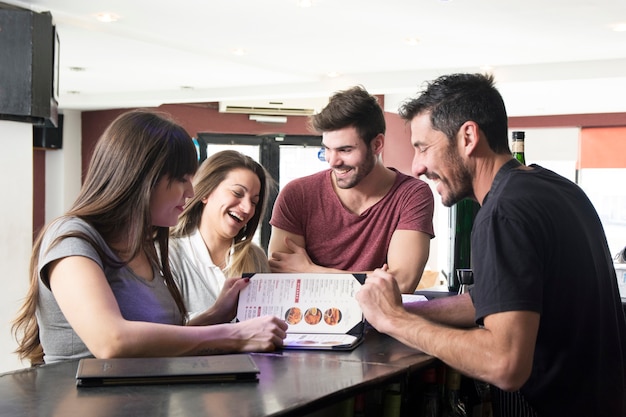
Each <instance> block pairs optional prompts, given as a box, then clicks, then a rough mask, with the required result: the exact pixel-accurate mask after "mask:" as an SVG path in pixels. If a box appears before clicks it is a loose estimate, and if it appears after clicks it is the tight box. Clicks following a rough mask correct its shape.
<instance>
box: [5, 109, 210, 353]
mask: <svg viewBox="0 0 626 417" xmlns="http://www.w3.org/2000/svg"><path fill="white" fill-rule="evenodd" d="M197 167H198V156H197V153H196V149H195V146H194V144H193V141H192V140H191V137H190V136H189V134H188V133H187V132H186V131H185V130H184V129H183V128H182V127H181V126H179V125H178V124H176V123H174V122H173V121H172V120H170V119H168V118H167V117H166V116H165V115H160V114H156V113H153V112H148V111H143V110H134V111H130V112H127V113H124V114H122V115H120V116H119V117H117V118H116V119H115V120H114V121H113V122H112V123H111V124H110V125H109V127H108V128H107V129H106V130H105V132H104V133H103V134H102V136H101V137H100V139H99V140H98V143H97V145H96V147H95V150H94V153H93V156H92V158H91V162H90V164H89V169H88V172H87V175H86V177H85V181H84V183H83V185H82V187H81V190H80V192H79V194H78V197H77V198H76V201H75V202H74V204H73V205H72V207H71V208H70V210H69V211H68V212H67V213H66V214H65V215H64V216H63V217H65V218H67V217H78V218H81V219H82V220H84V221H86V222H87V223H89V224H90V225H91V226H92V227H94V228H95V229H96V230H97V231H98V233H99V234H100V235H101V236H102V237H103V238H104V240H105V241H106V242H107V243H108V244H110V243H111V242H118V243H119V244H121V245H122V246H124V247H125V248H126V252H125V253H123V254H121V256H120V259H122V261H121V262H120V261H117V260H115V259H112V258H111V257H110V256H107V255H106V253H105V251H104V249H102V248H99V247H98V245H97V244H96V243H95V242H94V241H93V239H91V238H90V237H89V236H87V235H85V234H83V233H71V234H66V235H63V236H59V237H57V238H56V239H55V241H54V242H53V243H52V245H51V246H54V245H55V244H56V243H58V242H59V241H61V240H62V239H64V238H67V237H79V238H82V239H85V240H87V241H88V242H90V244H91V245H92V246H93V247H94V248H95V249H96V250H97V251H98V253H99V255H100V256H101V258H102V261H103V263H104V264H105V265H109V266H112V267H122V266H123V265H124V264H125V263H126V262H127V261H129V260H131V259H133V258H134V257H135V256H136V255H137V254H139V253H140V252H141V251H145V253H146V254H147V256H148V259H149V260H150V262H151V263H152V265H155V266H158V268H159V269H160V270H161V271H162V272H163V276H164V279H165V282H166V284H167V287H168V289H169V291H170V293H171V294H172V297H173V298H174V300H175V302H176V304H177V306H178V308H179V310H180V312H181V314H182V316H183V317H185V316H186V308H185V304H184V301H183V298H182V296H181V294H180V291H179V290H178V287H177V286H176V284H175V283H174V280H173V278H172V274H171V271H170V267H169V262H168V238H169V228H167V227H156V226H153V225H152V219H151V215H150V196H151V194H152V191H153V189H154V187H155V186H156V185H157V183H158V182H159V180H160V179H161V178H163V177H168V178H169V180H170V181H175V180H178V179H180V178H182V177H184V176H185V175H190V174H193V173H194V172H195V171H196V169H197ZM47 228H48V227H46V228H44V230H42V231H41V232H40V234H39V237H38V238H37V240H36V241H35V244H34V245H33V252H32V256H31V262H30V288H29V290H28V294H27V297H26V300H25V301H24V304H23V305H22V307H21V309H20V312H19V314H18V316H17V318H16V319H15V320H14V322H13V327H12V329H13V332H14V334H15V336H16V338H17V339H18V341H19V347H18V349H17V351H16V352H17V353H18V355H19V357H20V359H23V358H28V359H30V360H31V363H37V361H40V360H41V356H42V353H43V352H42V350H41V345H40V341H39V326H38V324H37V321H36V318H35V312H36V309H37V302H38V298H39V290H38V282H39V274H38V269H39V268H38V262H39V255H40V254H39V252H40V248H41V240H42V237H43V235H44V234H45V231H46V230H47ZM155 242H157V243H158V247H159V250H160V254H159V255H160V256H159V255H157V252H156V247H155ZM181 324H182V323H181ZM20 336H21V337H20Z"/></svg>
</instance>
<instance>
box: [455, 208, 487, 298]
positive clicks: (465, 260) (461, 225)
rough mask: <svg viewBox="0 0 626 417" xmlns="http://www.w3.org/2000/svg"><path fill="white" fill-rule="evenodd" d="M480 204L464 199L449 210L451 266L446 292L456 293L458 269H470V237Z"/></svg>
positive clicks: (457, 288)
mask: <svg viewBox="0 0 626 417" xmlns="http://www.w3.org/2000/svg"><path fill="white" fill-rule="evenodd" d="M479 208H480V204H478V203H477V202H476V201H474V200H471V199H469V198H466V199H464V200H461V201H459V202H458V203H456V204H455V205H454V206H452V208H451V210H450V227H451V237H450V242H451V243H452V245H451V248H450V249H451V255H452V256H450V260H451V265H450V271H449V274H448V291H451V292H458V291H459V287H460V283H459V278H458V276H457V272H456V271H457V270H458V269H469V268H471V267H472V262H471V254H472V248H471V235H472V226H473V225H474V218H475V217H476V213H478V209H479Z"/></svg>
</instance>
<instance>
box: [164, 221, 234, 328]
mask: <svg viewBox="0 0 626 417" xmlns="http://www.w3.org/2000/svg"><path fill="white" fill-rule="evenodd" d="M169 258H170V267H171V268H172V274H173V276H174V280H175V281H176V283H177V284H178V287H179V289H180V292H181V294H182V296H183V299H184V300H185V305H186V306H187V310H188V311H189V318H193V317H195V316H196V315H198V314H199V313H202V312H204V311H206V310H207V309H208V308H209V307H210V306H212V305H213V304H215V301H216V300H217V297H218V295H219V294H220V292H221V291H222V287H223V286H224V281H225V280H226V277H225V276H224V273H223V272H222V270H221V269H220V268H219V267H218V266H217V265H215V263H214V262H213V260H212V259H211V255H209V251H208V249H207V247H206V245H205V243H204V240H202V235H201V234H200V231H199V230H198V229H196V230H195V231H194V232H192V233H191V234H189V235H188V236H184V237H177V238H171V239H170V244H169Z"/></svg>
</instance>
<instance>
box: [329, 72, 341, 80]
mask: <svg viewBox="0 0 626 417" xmlns="http://www.w3.org/2000/svg"><path fill="white" fill-rule="evenodd" d="M339 75H340V74H339V73H338V72H337V71H330V72H327V73H326V76H327V77H329V78H337V77H339Z"/></svg>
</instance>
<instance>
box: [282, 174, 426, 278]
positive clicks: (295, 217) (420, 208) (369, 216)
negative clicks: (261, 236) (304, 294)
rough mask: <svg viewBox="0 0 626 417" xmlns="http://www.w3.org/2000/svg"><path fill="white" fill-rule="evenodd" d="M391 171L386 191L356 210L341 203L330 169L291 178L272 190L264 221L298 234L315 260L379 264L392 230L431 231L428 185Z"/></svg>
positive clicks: (349, 265)
mask: <svg viewBox="0 0 626 417" xmlns="http://www.w3.org/2000/svg"><path fill="white" fill-rule="evenodd" d="M392 169H393V168H392ZM394 171H395V172H396V180H395V182H394V184H393V186H392V187H391V189H390V190H389V192H388V193H387V195H385V196H384V197H383V198H382V199H381V200H380V201H379V202H377V203H376V204H374V205H373V206H372V207H370V208H368V209H367V210H365V211H364V212H363V213H362V214H361V215H360V216H358V215H356V214H354V213H351V212H350V211H348V210H346V208H345V207H344V206H343V205H342V204H341V201H340V200H339V197H337V194H335V191H334V190H333V186H332V179H331V170H330V169H328V170H325V171H321V172H318V173H315V174H313V175H309V176H306V177H302V178H298V179H295V180H292V181H291V182H289V183H288V184H287V185H285V187H284V188H283V189H282V190H281V192H280V194H279V195H278V198H277V199H276V203H275V205H274V208H273V211H272V219H271V220H270V224H271V225H272V226H274V227H277V228H279V229H282V230H285V231H287V232H290V233H294V234H297V235H300V236H304V239H305V242H306V250H307V253H308V254H309V257H310V258H311V260H312V261H313V262H314V263H315V264H317V265H321V266H324V267H328V268H336V269H341V270H344V271H371V270H373V269H374V268H380V267H381V266H382V265H383V264H384V263H386V262H387V249H388V248H389V242H390V241H391V236H392V234H393V232H394V231H396V230H416V231H419V232H423V233H426V234H428V235H430V236H431V238H432V237H434V231H433V221H432V220H433V210H434V200H433V194H432V191H431V190H430V187H429V186H428V184H426V183H425V182H424V181H422V180H419V179H417V178H414V177H411V176H408V175H405V174H402V173H401V172H398V171H396V170H395V169H394Z"/></svg>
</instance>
